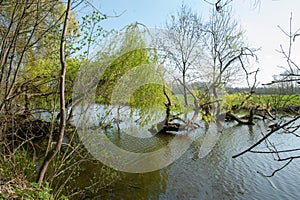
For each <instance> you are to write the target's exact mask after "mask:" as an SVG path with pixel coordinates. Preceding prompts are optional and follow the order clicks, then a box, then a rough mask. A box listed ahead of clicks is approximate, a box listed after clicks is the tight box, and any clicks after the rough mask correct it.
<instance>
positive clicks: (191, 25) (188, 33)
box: [161, 5, 203, 106]
mask: <svg viewBox="0 0 300 200" xmlns="http://www.w3.org/2000/svg"><path fill="white" fill-rule="evenodd" d="M201 44H203V24H202V21H201V18H200V17H199V16H198V14H197V13H195V12H193V11H192V10H191V8H188V7H187V6H185V5H182V6H181V8H180V9H179V10H178V11H177V13H176V15H172V16H171V18H170V19H169V20H168V21H167V23H166V32H165V37H164V41H162V42H161V49H162V51H163V52H164V53H165V58H167V59H168V60H169V61H170V63H171V64H170V65H174V66H175V67H176V69H178V71H179V73H180V74H181V80H182V84H183V87H182V88H183V95H184V102H185V105H186V106H187V105H188V98H187V89H186V85H187V82H188V73H189V72H191V71H192V70H194V69H196V68H197V67H198V66H199V64H200V63H199V60H200V58H201V55H202V47H201Z"/></svg>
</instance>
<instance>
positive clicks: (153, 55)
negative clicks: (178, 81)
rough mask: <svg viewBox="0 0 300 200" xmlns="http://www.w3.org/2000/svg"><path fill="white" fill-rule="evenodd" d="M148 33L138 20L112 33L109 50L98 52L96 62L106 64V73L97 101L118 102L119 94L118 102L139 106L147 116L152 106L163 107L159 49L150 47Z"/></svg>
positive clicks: (162, 81)
mask: <svg viewBox="0 0 300 200" xmlns="http://www.w3.org/2000/svg"><path fill="white" fill-rule="evenodd" d="M146 34H148V33H147V32H146V31H145V30H143V29H142V30H141V29H140V28H139V27H138V25H137V24H132V25H129V26H128V27H127V28H126V30H125V31H124V33H119V34H116V36H114V37H113V39H112V40H111V42H110V43H109V45H108V47H107V48H106V51H103V50H102V51H101V52H99V53H98V57H97V59H96V63H97V64H98V65H96V66H98V67H103V68H104V73H103V75H102V76H101V77H100V81H99V83H98V87H97V95H96V96H97V97H96V99H97V100H96V102H97V103H99V104H105V105H110V104H115V103H116V99H115V98H118V99H117V101H118V105H127V106H130V107H131V108H132V109H138V110H139V114H140V115H141V116H144V117H145V116H146V115H147V112H148V111H149V109H153V108H156V110H157V111H158V112H159V111H160V112H162V111H163V110H164V107H165V106H164V103H166V101H167V99H166V97H165V95H164V92H163V87H164V85H165V81H164V78H163V68H162V67H160V66H159V65H158V64H157V57H158V56H157V52H156V49H154V48H148V47H147V44H146V42H145V41H144V38H143V36H145V35H146ZM103 58H106V59H107V60H109V62H108V64H107V62H106V59H103ZM169 93H170V92H169ZM114 95H115V96H114ZM169 95H170V96H171V93H170V94H169ZM152 112H153V110H151V113H152ZM149 114H150V113H149ZM152 114H153V113H152ZM150 115H151V114H150ZM148 117H151V116H148ZM146 118H147V117H146Z"/></svg>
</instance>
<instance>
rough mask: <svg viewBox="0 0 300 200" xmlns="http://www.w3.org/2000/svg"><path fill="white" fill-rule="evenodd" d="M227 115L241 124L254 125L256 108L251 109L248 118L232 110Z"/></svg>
mask: <svg viewBox="0 0 300 200" xmlns="http://www.w3.org/2000/svg"><path fill="white" fill-rule="evenodd" d="M226 116H227V117H229V118H231V119H233V120H235V121H237V122H238V123H239V124H244V125H254V122H253V116H254V109H251V110H250V113H249V116H248V117H247V120H244V119H242V118H240V117H238V116H236V115H234V114H232V113H231V112H230V111H228V112H227V113H226Z"/></svg>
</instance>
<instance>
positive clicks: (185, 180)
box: [95, 120, 300, 199]
mask: <svg viewBox="0 0 300 200" xmlns="http://www.w3.org/2000/svg"><path fill="white" fill-rule="evenodd" d="M211 126H212V125H211ZM217 129H218V131H217V134H211V133H209V132H208V131H207V129H206V131H205V129H204V128H202V129H201V128H200V129H198V133H199V134H198V135H197V137H195V138H194V140H195V141H193V142H192V143H191V145H190V146H189V148H188V149H187V151H185V153H183V155H182V156H180V157H179V158H178V159H177V160H176V161H175V162H173V163H172V164H171V165H169V166H167V167H164V168H162V169H160V170H156V171H153V172H147V173H126V172H122V173H121V179H120V180H119V181H117V182H115V183H114V184H112V185H111V186H110V187H109V188H108V189H107V190H102V191H101V192H100V193H99V194H97V196H95V198H96V199H299V198H300V191H299V189H300V188H299V187H300V186H299V181H300V173H299V171H300V164H299V162H298V161H297V160H295V161H293V162H292V163H291V164H290V165H288V166H287V167H286V168H284V169H283V170H281V171H279V172H278V173H276V174H275V175H274V176H272V177H264V176H263V175H261V173H263V174H266V175H270V174H272V172H273V171H274V170H276V169H278V168H280V167H281V166H283V165H284V164H285V162H278V161H275V160H274V158H273V156H272V154H255V153H246V154H244V155H242V156H241V157H238V158H235V159H233V158H232V156H233V155H234V154H237V153H239V152H241V151H242V150H244V149H246V148H247V147H249V146H250V145H252V144H254V143H255V142H256V141H258V140H259V139H260V138H261V137H262V134H265V133H266V132H267V129H268V122H264V121H263V120H258V121H257V122H256V125H254V126H246V125H238V124H236V123H234V122H222V124H218V127H217ZM208 134H210V135H208ZM108 135H109V138H110V140H111V141H113V142H114V143H115V144H118V146H119V147H120V148H122V149H129V150H131V151H134V150H135V149H139V148H141V147H143V148H145V149H147V150H149V149H150V150H151V148H152V147H153V146H156V147H157V146H162V145H163V144H167V143H168V140H172V137H169V136H164V135H162V136H153V137H152V138H150V140H149V138H142V139H139V140H138V141H137V142H136V141H133V140H132V136H126V134H125V133H121V136H118V137H117V136H116V135H115V134H108ZM269 140H270V142H271V143H272V144H274V145H275V146H276V148H278V149H280V150H283V149H287V148H293V147H297V146H298V147H299V137H295V136H292V135H291V134H286V133H274V134H273V135H272V136H271V137H270V138H269ZM166 141H167V142H166ZM207 144H209V145H207ZM152 150H153V149H152ZM256 150H266V144H264V143H262V144H261V145H259V146H257V147H256ZM149 159H150V160H149V163H151V159H152V158H149ZM153 162H156V160H153ZM258 172H260V173H258Z"/></svg>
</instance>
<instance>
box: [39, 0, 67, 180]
mask: <svg viewBox="0 0 300 200" xmlns="http://www.w3.org/2000/svg"><path fill="white" fill-rule="evenodd" d="M70 9H71V0H68V4H67V9H66V15H65V20H64V25H63V31H62V35H61V42H60V62H61V76H60V113H61V115H60V125H59V136H58V139H57V142H56V145H55V148H54V149H53V150H51V151H50V152H49V153H48V155H47V156H46V158H45V160H44V162H43V164H42V166H41V169H40V171H39V174H38V177H37V183H38V185H39V186H41V183H42V181H43V180H44V176H45V173H46V171H47V168H48V165H49V164H50V162H51V160H52V159H53V158H54V157H55V156H56V154H57V153H58V152H59V151H60V148H61V145H62V140H63V137H64V132H65V126H66V113H65V76H66V62H65V37H66V34H67V29H68V21H69V15H70Z"/></svg>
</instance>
